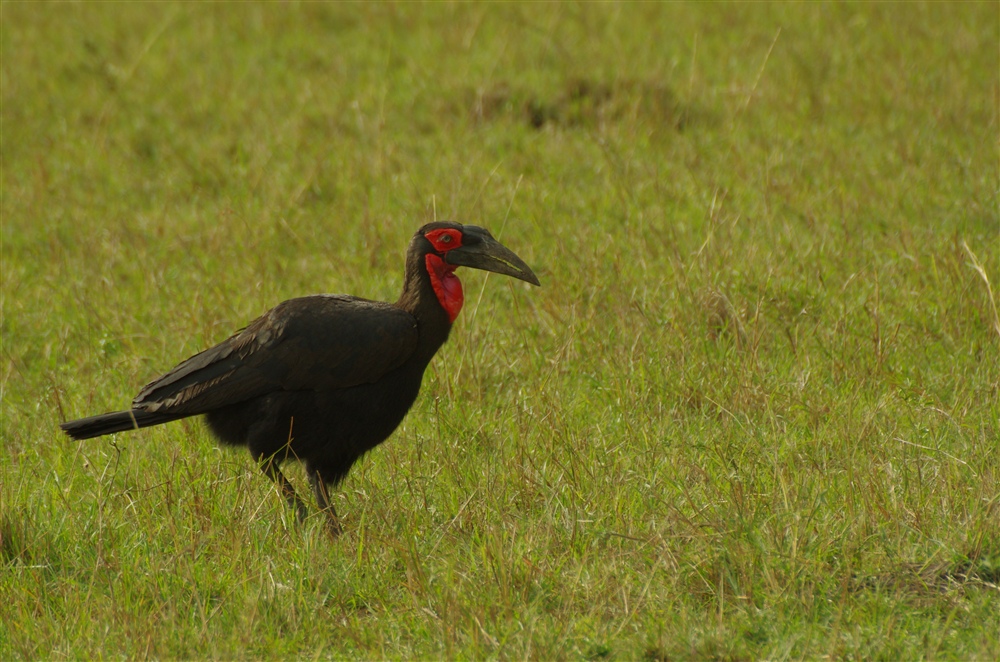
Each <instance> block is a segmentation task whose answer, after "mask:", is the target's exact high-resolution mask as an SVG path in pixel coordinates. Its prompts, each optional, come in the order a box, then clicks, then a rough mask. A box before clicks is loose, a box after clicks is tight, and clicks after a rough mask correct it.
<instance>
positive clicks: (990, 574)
mask: <svg viewBox="0 0 1000 662" xmlns="http://www.w3.org/2000/svg"><path fill="white" fill-rule="evenodd" d="M998 584H1000V554H993V555H984V554H978V555H975V556H971V557H966V558H960V559H957V560H953V561H946V562H941V563H932V564H918V563H906V564H902V565H901V566H900V567H899V568H896V569H894V570H892V571H889V572H885V573H882V574H879V575H870V576H867V577H857V578H856V582H855V586H856V590H858V591H862V590H897V591H904V592H910V593H914V594H923V593H927V592H941V591H945V590H947V589H949V588H955V587H966V586H980V585H994V586H995V585H998Z"/></svg>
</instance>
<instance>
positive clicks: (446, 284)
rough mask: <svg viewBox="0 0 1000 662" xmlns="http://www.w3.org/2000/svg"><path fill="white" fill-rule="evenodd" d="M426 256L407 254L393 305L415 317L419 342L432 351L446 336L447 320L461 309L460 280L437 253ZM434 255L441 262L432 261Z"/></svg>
mask: <svg viewBox="0 0 1000 662" xmlns="http://www.w3.org/2000/svg"><path fill="white" fill-rule="evenodd" d="M430 258H431V259H428V258H427V257H425V255H424V254H420V253H415V252H412V251H411V252H410V253H408V254H407V256H406V271H405V273H404V276H403V292H402V293H401V294H400V296H399V300H398V301H396V304H395V305H396V306H397V307H398V308H402V309H403V310H405V311H406V312H408V313H410V314H411V315H413V316H414V317H415V318H416V319H417V322H418V323H419V324H420V345H421V346H422V348H423V349H424V351H427V352H429V353H430V355H433V353H434V352H436V351H437V349H438V347H440V346H441V345H442V344H443V343H444V341H445V340H447V339H448V333H449V332H450V331H451V323H452V322H453V321H454V318H455V316H456V315H458V311H459V310H461V307H462V284H461V282H459V280H458V278H457V277H456V276H455V275H454V273H452V272H454V268H453V267H452V266H451V265H447V264H444V263H443V261H441V259H440V258H438V257H437V256H430ZM435 259H436V260H438V261H439V262H441V265H435V264H434V260H435ZM435 267H439V268H440V270H437V269H436V268H435ZM432 274H433V275H432ZM435 279H436V280H437V285H435V282H434V281H435ZM442 297H444V301H442ZM449 297H450V298H449ZM447 306H451V308H450V309H449V308H448V307H447ZM428 358H429V357H428Z"/></svg>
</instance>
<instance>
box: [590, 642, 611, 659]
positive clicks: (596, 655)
mask: <svg viewBox="0 0 1000 662" xmlns="http://www.w3.org/2000/svg"><path fill="white" fill-rule="evenodd" d="M611 652H612V651H611V646H609V645H607V644H593V645H592V646H591V647H590V648H589V649H588V650H587V659H588V660H606V659H608V658H610V657H611Z"/></svg>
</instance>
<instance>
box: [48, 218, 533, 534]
mask: <svg viewBox="0 0 1000 662" xmlns="http://www.w3.org/2000/svg"><path fill="white" fill-rule="evenodd" d="M459 266H465V267H472V268H474V269H483V270H486V271H493V272H495V273H499V274H505V275H508V276H513V277H514V278H519V279H520V280H524V281H527V282H529V283H531V284H533V285H539V282H538V278H536V277H535V274H534V273H532V271H531V269H530V268H529V267H528V265H526V264H525V263H524V262H523V261H522V260H521V259H520V258H519V257H517V255H515V254H514V253H513V252H511V251H510V250H508V249H507V248H506V247H504V246H503V245H502V244H500V243H499V242H498V241H497V240H495V239H494V238H493V236H492V235H490V233H489V232H488V231H486V230H485V229H483V228H480V227H476V226H474V225H460V224H458V223H450V222H436V223H429V224H427V225H425V226H424V227H422V228H420V230H418V231H417V233H416V234H415V235H413V239H412V240H411V241H410V246H409V249H408V250H407V252H406V269H405V272H404V278H403V293H402V294H401V295H400V297H399V300H398V301H396V303H393V304H389V303H382V302H379V301H369V300H367V299H361V298H358V297H353V296H346V295H340V294H317V295H313V296H306V297H301V298H297V299H290V300H288V301H285V302H283V303H280V304H278V305H277V306H275V307H274V308H272V309H271V310H269V311H268V312H266V313H264V314H263V315H261V316H260V317H258V318H257V319H256V320H254V321H253V322H251V323H250V324H249V325H248V326H247V327H246V328H244V329H243V330H242V331H240V332H238V333H236V334H235V335H233V336H232V337H230V338H229V339H227V340H224V341H223V342H221V343H219V344H218V345H216V346H215V347H212V348H211V349H207V350H205V351H203V352H201V353H200V354H195V355H194V356H192V357H191V358H189V359H188V360H186V361H184V362H183V363H181V364H180V365H178V366H177V367H176V368H174V369H173V370H171V371H170V372H168V373H166V374H165V375H163V376H161V377H159V378H157V379H155V380H153V381H152V382H150V383H149V384H147V385H146V386H145V387H144V388H143V389H142V390H141V391H139V395H137V396H136V397H135V399H134V400H133V401H132V407H131V409H128V410H126V411H119V412H113V413H109V414H101V415H100V416H91V417H89V418H81V419H79V420H76V421H69V422H67V423H63V424H62V429H63V430H65V431H66V433H67V434H68V435H69V436H71V437H73V438H74V439H89V438H92V437H99V436H101V435H105V434H110V433H112V432H121V431H124V430H132V429H138V428H144V427H147V426H150V425H159V424H160V423H166V422H168V421H174V420H177V419H180V418H186V417H188V416H195V415H198V414H204V415H205V419H206V420H207V422H208V425H209V428H210V429H211V430H212V432H214V433H215V435H216V436H217V437H218V438H219V440H220V441H221V442H222V443H224V444H229V445H234V446H246V447H247V448H248V449H249V450H250V453H251V455H253V457H254V459H255V460H257V462H258V463H259V464H260V467H261V470H262V471H263V472H264V474H265V475H267V477H268V478H270V479H271V480H272V481H274V483H275V484H276V485H277V486H278V488H279V490H280V491H281V493H282V494H283V495H284V496H285V498H286V500H287V501H288V502H289V504H290V505H291V506H292V507H293V508H295V510H296V513H297V515H298V517H299V519H303V518H305V517H306V516H307V514H308V510H307V508H306V505H305V504H304V503H303V502H302V500H301V499H300V498H299V497H298V495H297V494H296V493H295V490H294V488H293V487H292V485H291V483H290V482H289V481H288V479H287V478H286V477H285V475H284V474H283V473H281V469H280V468H279V465H280V464H281V462H283V461H284V460H286V459H289V458H294V459H297V460H299V461H301V462H304V463H305V468H306V474H307V475H308V477H309V482H310V484H311V485H312V488H313V491H314V492H315V495H316V501H317V503H318V504H319V507H320V509H321V510H323V511H324V512H325V513H326V514H327V516H328V520H327V522H328V526H329V528H330V530H331V532H333V533H338V532H339V530H340V524H339V522H338V519H337V514H336V511H335V510H334V508H333V505H332V504H331V503H330V499H329V493H328V489H329V488H330V487H333V486H336V485H337V484H338V483H340V481H341V480H343V479H344V477H345V476H346V475H347V472H348V471H349V470H350V468H351V466H352V465H353V464H354V462H355V461H357V459H358V458H359V457H361V456H362V455H364V454H365V453H366V452H367V451H369V450H371V449H372V448H374V447H375V446H377V445H378V444H380V443H382V442H383V441H385V439H386V438H387V437H388V436H389V435H390V434H392V432H393V430H395V429H396V426H398V425H399V423H400V422H401V421H402V420H403V417H404V416H405V415H406V412H407V411H409V409H410V406H411V405H412V404H413V401H414V400H415V399H416V397H417V392H418V391H419V390H420V381H421V378H422V377H423V374H424V370H425V369H426V368H427V364H428V363H429V362H430V360H431V358H432V357H433V356H434V354H435V352H437V350H438V348H439V347H440V346H441V345H442V344H443V343H444V341H445V340H447V339H448V332H449V331H450V330H451V325H452V322H454V321H455V317H456V316H457V315H458V312H459V310H461V308H462V301H463V296H462V283H461V282H460V281H459V280H458V278H457V277H456V276H455V269H457V268H458V267H459Z"/></svg>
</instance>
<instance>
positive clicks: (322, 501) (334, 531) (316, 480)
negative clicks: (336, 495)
mask: <svg viewBox="0 0 1000 662" xmlns="http://www.w3.org/2000/svg"><path fill="white" fill-rule="evenodd" d="M306 473H307V474H309V484H310V485H312V488H313V492H314V493H315V494H316V503H317V504H319V509H320V510H322V511H323V512H324V513H326V528H327V530H328V531H329V532H330V535H332V536H334V537H336V536H339V535H340V518H338V517H337V511H336V510H335V509H334V507H333V504H332V503H330V495H329V493H328V492H327V490H326V481H325V480H323V477H322V476H321V475H320V473H319V471H317V470H315V469H308V470H307V471H306Z"/></svg>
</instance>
